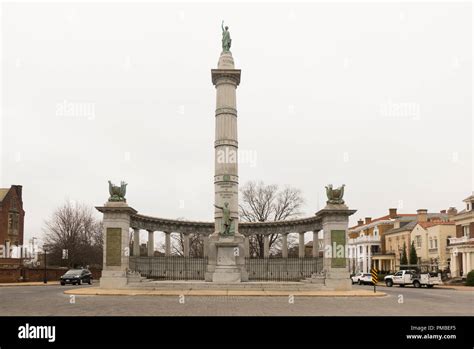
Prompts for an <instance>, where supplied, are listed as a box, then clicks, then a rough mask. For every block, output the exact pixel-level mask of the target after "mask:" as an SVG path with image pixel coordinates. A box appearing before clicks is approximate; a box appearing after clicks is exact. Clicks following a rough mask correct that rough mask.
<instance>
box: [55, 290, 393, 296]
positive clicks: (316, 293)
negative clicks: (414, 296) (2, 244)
mask: <svg viewBox="0 0 474 349" xmlns="http://www.w3.org/2000/svg"><path fill="white" fill-rule="evenodd" d="M64 294H69V295H71V294H72V295H81V296H232V297H259V296H266V297H288V296H301V297H365V298H367V297H383V296H386V295H387V294H386V293H385V292H377V293H373V292H372V291H362V292H361V291H273V290H268V291H264V290H207V289H206V290H133V289H130V290H125V289H100V288H84V289H71V290H65V291H64Z"/></svg>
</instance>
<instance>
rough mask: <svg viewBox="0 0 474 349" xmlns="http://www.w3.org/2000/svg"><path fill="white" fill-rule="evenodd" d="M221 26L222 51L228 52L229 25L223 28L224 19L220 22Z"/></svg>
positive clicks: (229, 43)
mask: <svg viewBox="0 0 474 349" xmlns="http://www.w3.org/2000/svg"><path fill="white" fill-rule="evenodd" d="M221 28H222V51H223V52H229V50H230V45H231V43H232V39H231V38H230V33H229V27H228V26H226V27H225V29H224V21H222V24H221Z"/></svg>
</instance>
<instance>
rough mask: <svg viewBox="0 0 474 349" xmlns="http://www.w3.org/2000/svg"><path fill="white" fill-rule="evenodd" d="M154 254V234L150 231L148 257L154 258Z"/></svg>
mask: <svg viewBox="0 0 474 349" xmlns="http://www.w3.org/2000/svg"><path fill="white" fill-rule="evenodd" d="M154 253H155V238H154V232H153V231H152V230H148V257H153V254H154Z"/></svg>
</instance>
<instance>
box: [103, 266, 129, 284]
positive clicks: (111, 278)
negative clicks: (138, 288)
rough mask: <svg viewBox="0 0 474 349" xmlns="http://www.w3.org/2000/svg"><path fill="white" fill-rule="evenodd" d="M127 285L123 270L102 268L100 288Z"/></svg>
mask: <svg viewBox="0 0 474 349" xmlns="http://www.w3.org/2000/svg"><path fill="white" fill-rule="evenodd" d="M126 285H127V274H126V273H125V271H110V270H103V271H102V277H101V278H100V288H123V287H125V286H126Z"/></svg>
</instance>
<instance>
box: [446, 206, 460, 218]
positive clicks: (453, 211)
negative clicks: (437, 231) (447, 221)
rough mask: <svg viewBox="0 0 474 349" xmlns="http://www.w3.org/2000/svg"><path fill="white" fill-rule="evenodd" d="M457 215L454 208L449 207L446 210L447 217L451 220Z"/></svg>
mask: <svg viewBox="0 0 474 349" xmlns="http://www.w3.org/2000/svg"><path fill="white" fill-rule="evenodd" d="M457 214H458V210H456V207H450V208H448V217H449V218H451V217H453V216H455V215H457Z"/></svg>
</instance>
